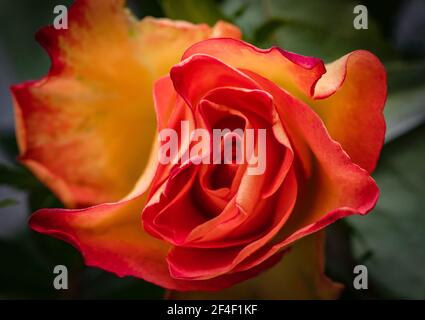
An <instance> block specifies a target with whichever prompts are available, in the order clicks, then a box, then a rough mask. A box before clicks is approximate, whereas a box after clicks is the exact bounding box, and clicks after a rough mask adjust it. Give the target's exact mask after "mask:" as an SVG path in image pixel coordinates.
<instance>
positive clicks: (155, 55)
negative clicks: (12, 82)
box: [12, 0, 237, 207]
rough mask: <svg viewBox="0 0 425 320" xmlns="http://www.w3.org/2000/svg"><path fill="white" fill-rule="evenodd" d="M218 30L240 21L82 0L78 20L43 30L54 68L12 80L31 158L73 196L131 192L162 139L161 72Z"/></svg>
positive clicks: (83, 200) (24, 147) (111, 197)
mask: <svg viewBox="0 0 425 320" xmlns="http://www.w3.org/2000/svg"><path fill="white" fill-rule="evenodd" d="M213 35H214V36H221V35H232V36H237V29H236V28H235V27H232V26H230V25H227V24H225V23H220V24H218V25H217V26H216V27H215V28H214V29H210V28H209V27H208V26H207V25H198V26H195V25H192V24H189V23H184V22H172V21H170V20H167V19H159V20H156V19H153V18H145V19H143V20H142V21H140V22H138V21H136V20H135V19H134V18H133V17H132V16H130V15H129V14H128V12H127V11H126V10H125V8H124V0H77V1H75V4H74V5H73V6H72V7H71V8H70V10H69V29H68V30H55V29H54V28H53V27H47V28H45V29H43V30H41V31H40V32H39V33H38V35H37V38H38V40H39V41H40V43H41V44H42V45H43V47H45V49H46V50H47V51H48V52H49V54H50V56H51V59H52V67H51V70H50V72H49V75H48V76H46V77H45V78H43V79H41V80H39V81H35V82H28V83H24V84H20V85H16V86H14V87H13V88H12V92H13V95H14V102H15V110H16V127H17V136H18V141H19V147H20V153H21V156H20V159H21V161H22V163H23V164H25V165H26V166H27V167H29V168H30V169H31V170H32V171H33V172H34V174H35V175H37V176H38V177H39V178H40V179H41V180H42V181H43V182H44V183H45V184H47V185H48V186H49V187H50V188H51V189H52V190H53V191H54V192H55V193H56V194H57V195H58V196H59V197H60V199H61V200H62V201H63V202H64V203H65V204H66V205H67V206H70V207H73V206H77V205H78V206H82V205H88V204H97V203H102V202H108V201H115V200H118V199H119V198H121V197H123V196H124V195H125V194H127V193H128V192H129V191H130V190H131V189H132V188H133V186H134V184H135V183H136V181H137V179H138V177H139V176H140V174H141V173H142V172H143V169H144V166H145V165H146V162H147V156H148V154H149V151H150V149H151V147H152V141H153V138H154V134H155V112H154V108H153V101H152V95H151V90H152V84H153V81H154V80H155V79H156V78H158V77H159V76H160V75H162V74H165V73H167V72H168V71H169V68H170V67H171V66H172V65H173V64H175V63H177V62H178V61H179V59H180V57H181V55H182V53H183V51H184V50H185V49H186V48H187V47H188V46H189V45H190V44H192V43H195V42H197V41H199V40H202V39H206V38H208V37H210V36H213ZM123 124H124V125H123Z"/></svg>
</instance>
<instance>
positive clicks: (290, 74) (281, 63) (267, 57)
mask: <svg viewBox="0 0 425 320" xmlns="http://www.w3.org/2000/svg"><path fill="white" fill-rule="evenodd" d="M197 54H204V55H210V56H213V57H215V58H217V59H219V60H221V61H223V62H224V63H226V64H228V65H230V66H232V67H234V68H238V69H247V70H250V71H251V72H255V73H257V74H259V75H262V76H264V77H266V78H268V79H269V80H271V81H273V82H275V83H276V84H278V85H279V86H281V87H283V88H285V89H286V90H288V91H290V92H291V93H293V94H295V95H301V96H302V95H305V96H310V95H312V94H313V90H314V85H315V84H316V82H317V81H318V80H319V78H320V77H321V76H322V75H323V73H325V67H324V64H323V62H322V60H320V59H317V58H313V57H305V56H301V55H297V54H295V53H292V52H288V51H285V50H283V49H280V48H278V47H273V48H270V49H267V50H262V49H259V48H256V47H254V46H252V45H250V44H248V43H245V42H243V41H239V40H235V39H209V40H205V41H201V42H198V43H196V44H194V45H193V46H192V47H190V48H189V49H188V50H186V52H185V54H184V55H183V59H186V58H188V57H190V56H192V55H197Z"/></svg>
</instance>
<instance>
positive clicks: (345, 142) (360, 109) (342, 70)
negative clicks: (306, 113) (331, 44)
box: [308, 50, 387, 172]
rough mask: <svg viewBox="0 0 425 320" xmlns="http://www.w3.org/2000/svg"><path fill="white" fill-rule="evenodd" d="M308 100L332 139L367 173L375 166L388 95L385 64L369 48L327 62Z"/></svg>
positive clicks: (380, 143) (382, 131) (382, 135)
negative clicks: (324, 72)
mask: <svg viewBox="0 0 425 320" xmlns="http://www.w3.org/2000/svg"><path fill="white" fill-rule="evenodd" d="M326 70H327V72H326V74H325V75H324V76H323V77H322V78H321V79H320V80H319V82H318V83H317V85H316V88H315V91H314V98H315V99H320V100H314V101H309V102H308V103H309V104H310V105H311V106H313V107H314V110H315V111H316V112H317V113H318V114H319V115H320V117H321V118H322V120H323V121H324V123H325V125H326V128H327V129H328V131H329V133H330V135H331V136H332V138H333V139H335V140H336V141H338V142H339V143H340V144H341V145H342V147H343V148H344V150H345V151H346V152H347V153H348V154H349V155H350V157H351V159H352V160H353V161H354V162H355V163H357V164H358V165H360V166H361V167H362V168H364V169H366V170H367V171H369V172H372V171H373V170H374V169H375V166H376V162H377V160H378V157H379V153H380V151H381V148H382V145H383V143H384V136H385V119H384V115H383V111H384V105H385V100H386V97H387V83H386V73H385V69H384V66H383V65H382V63H381V62H380V61H379V59H378V58H377V57H375V56H374V55H373V54H371V53H370V52H368V51H363V50H359V51H354V52H352V53H350V54H347V55H346V56H344V57H342V58H340V59H339V60H337V61H335V62H333V63H331V64H329V65H326Z"/></svg>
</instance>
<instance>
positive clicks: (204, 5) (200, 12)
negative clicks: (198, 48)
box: [161, 0, 223, 25]
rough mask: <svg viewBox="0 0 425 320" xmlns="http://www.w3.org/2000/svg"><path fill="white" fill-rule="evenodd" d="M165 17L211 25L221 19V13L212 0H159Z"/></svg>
mask: <svg viewBox="0 0 425 320" xmlns="http://www.w3.org/2000/svg"><path fill="white" fill-rule="evenodd" d="M161 5H162V8H163V10H164V12H165V14H166V16H167V17H169V18H171V19H177V20H186V21H190V22H193V23H207V24H209V25H213V24H214V23H215V22H217V20H220V19H223V14H222V12H221V11H220V9H219V7H218V6H217V4H216V3H215V1H214V0H179V1H176V0H161Z"/></svg>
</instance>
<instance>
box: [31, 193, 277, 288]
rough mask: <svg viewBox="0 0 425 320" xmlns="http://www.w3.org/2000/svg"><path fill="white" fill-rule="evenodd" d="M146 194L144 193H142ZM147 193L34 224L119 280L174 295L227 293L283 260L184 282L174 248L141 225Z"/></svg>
mask: <svg viewBox="0 0 425 320" xmlns="http://www.w3.org/2000/svg"><path fill="white" fill-rule="evenodd" d="M141 192H142V191H141ZM144 202H145V193H143V192H142V193H139V195H138V196H136V197H134V198H132V199H128V200H127V201H120V202H117V203H111V204H103V205H99V206H96V207H92V208H88V209H82V210H65V209H45V210H40V211H38V212H36V213H35V214H34V215H33V216H32V217H31V219H30V225H31V227H32V228H33V229H34V230H35V231H38V232H41V233H44V234H48V235H50V236H53V237H56V238H59V239H61V240H64V241H67V242H69V243H70V244H72V245H73V246H75V247H76V248H77V249H78V250H80V251H81V253H82V254H83V256H84V259H85V263H86V264H87V265H89V266H93V267H99V268H102V269H104V270H106V271H109V272H113V273H115V274H117V275H118V276H120V277H123V276H134V277H138V278H143V279H145V280H147V281H149V282H152V283H154V284H156V285H159V286H162V287H165V288H168V289H172V290H180V291H186V290H201V291H213V290H219V289H223V288H227V287H229V286H231V285H233V284H235V283H238V282H241V281H243V280H245V279H247V278H250V277H253V276H256V275H257V274H258V273H259V272H260V271H261V270H263V269H265V268H268V267H270V266H271V265H273V264H274V263H276V262H277V261H278V259H279V258H280V255H277V256H274V257H273V258H272V259H270V260H268V261H267V262H266V263H264V264H263V265H261V266H258V267H256V268H253V269H251V270H249V271H246V272H239V273H234V274H231V275H226V276H223V277H219V278H216V279H214V280H212V281H181V280H176V279H173V278H172V277H171V276H170V273H169V271H168V265H167V263H166V256H167V253H168V250H169V245H168V244H167V243H165V242H163V241H160V240H157V239H155V238H153V237H151V236H150V235H149V234H147V233H146V232H145V231H144V230H143V228H142V227H141V225H140V215H139V214H138V212H140V211H141V210H142V208H143V206H144Z"/></svg>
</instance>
